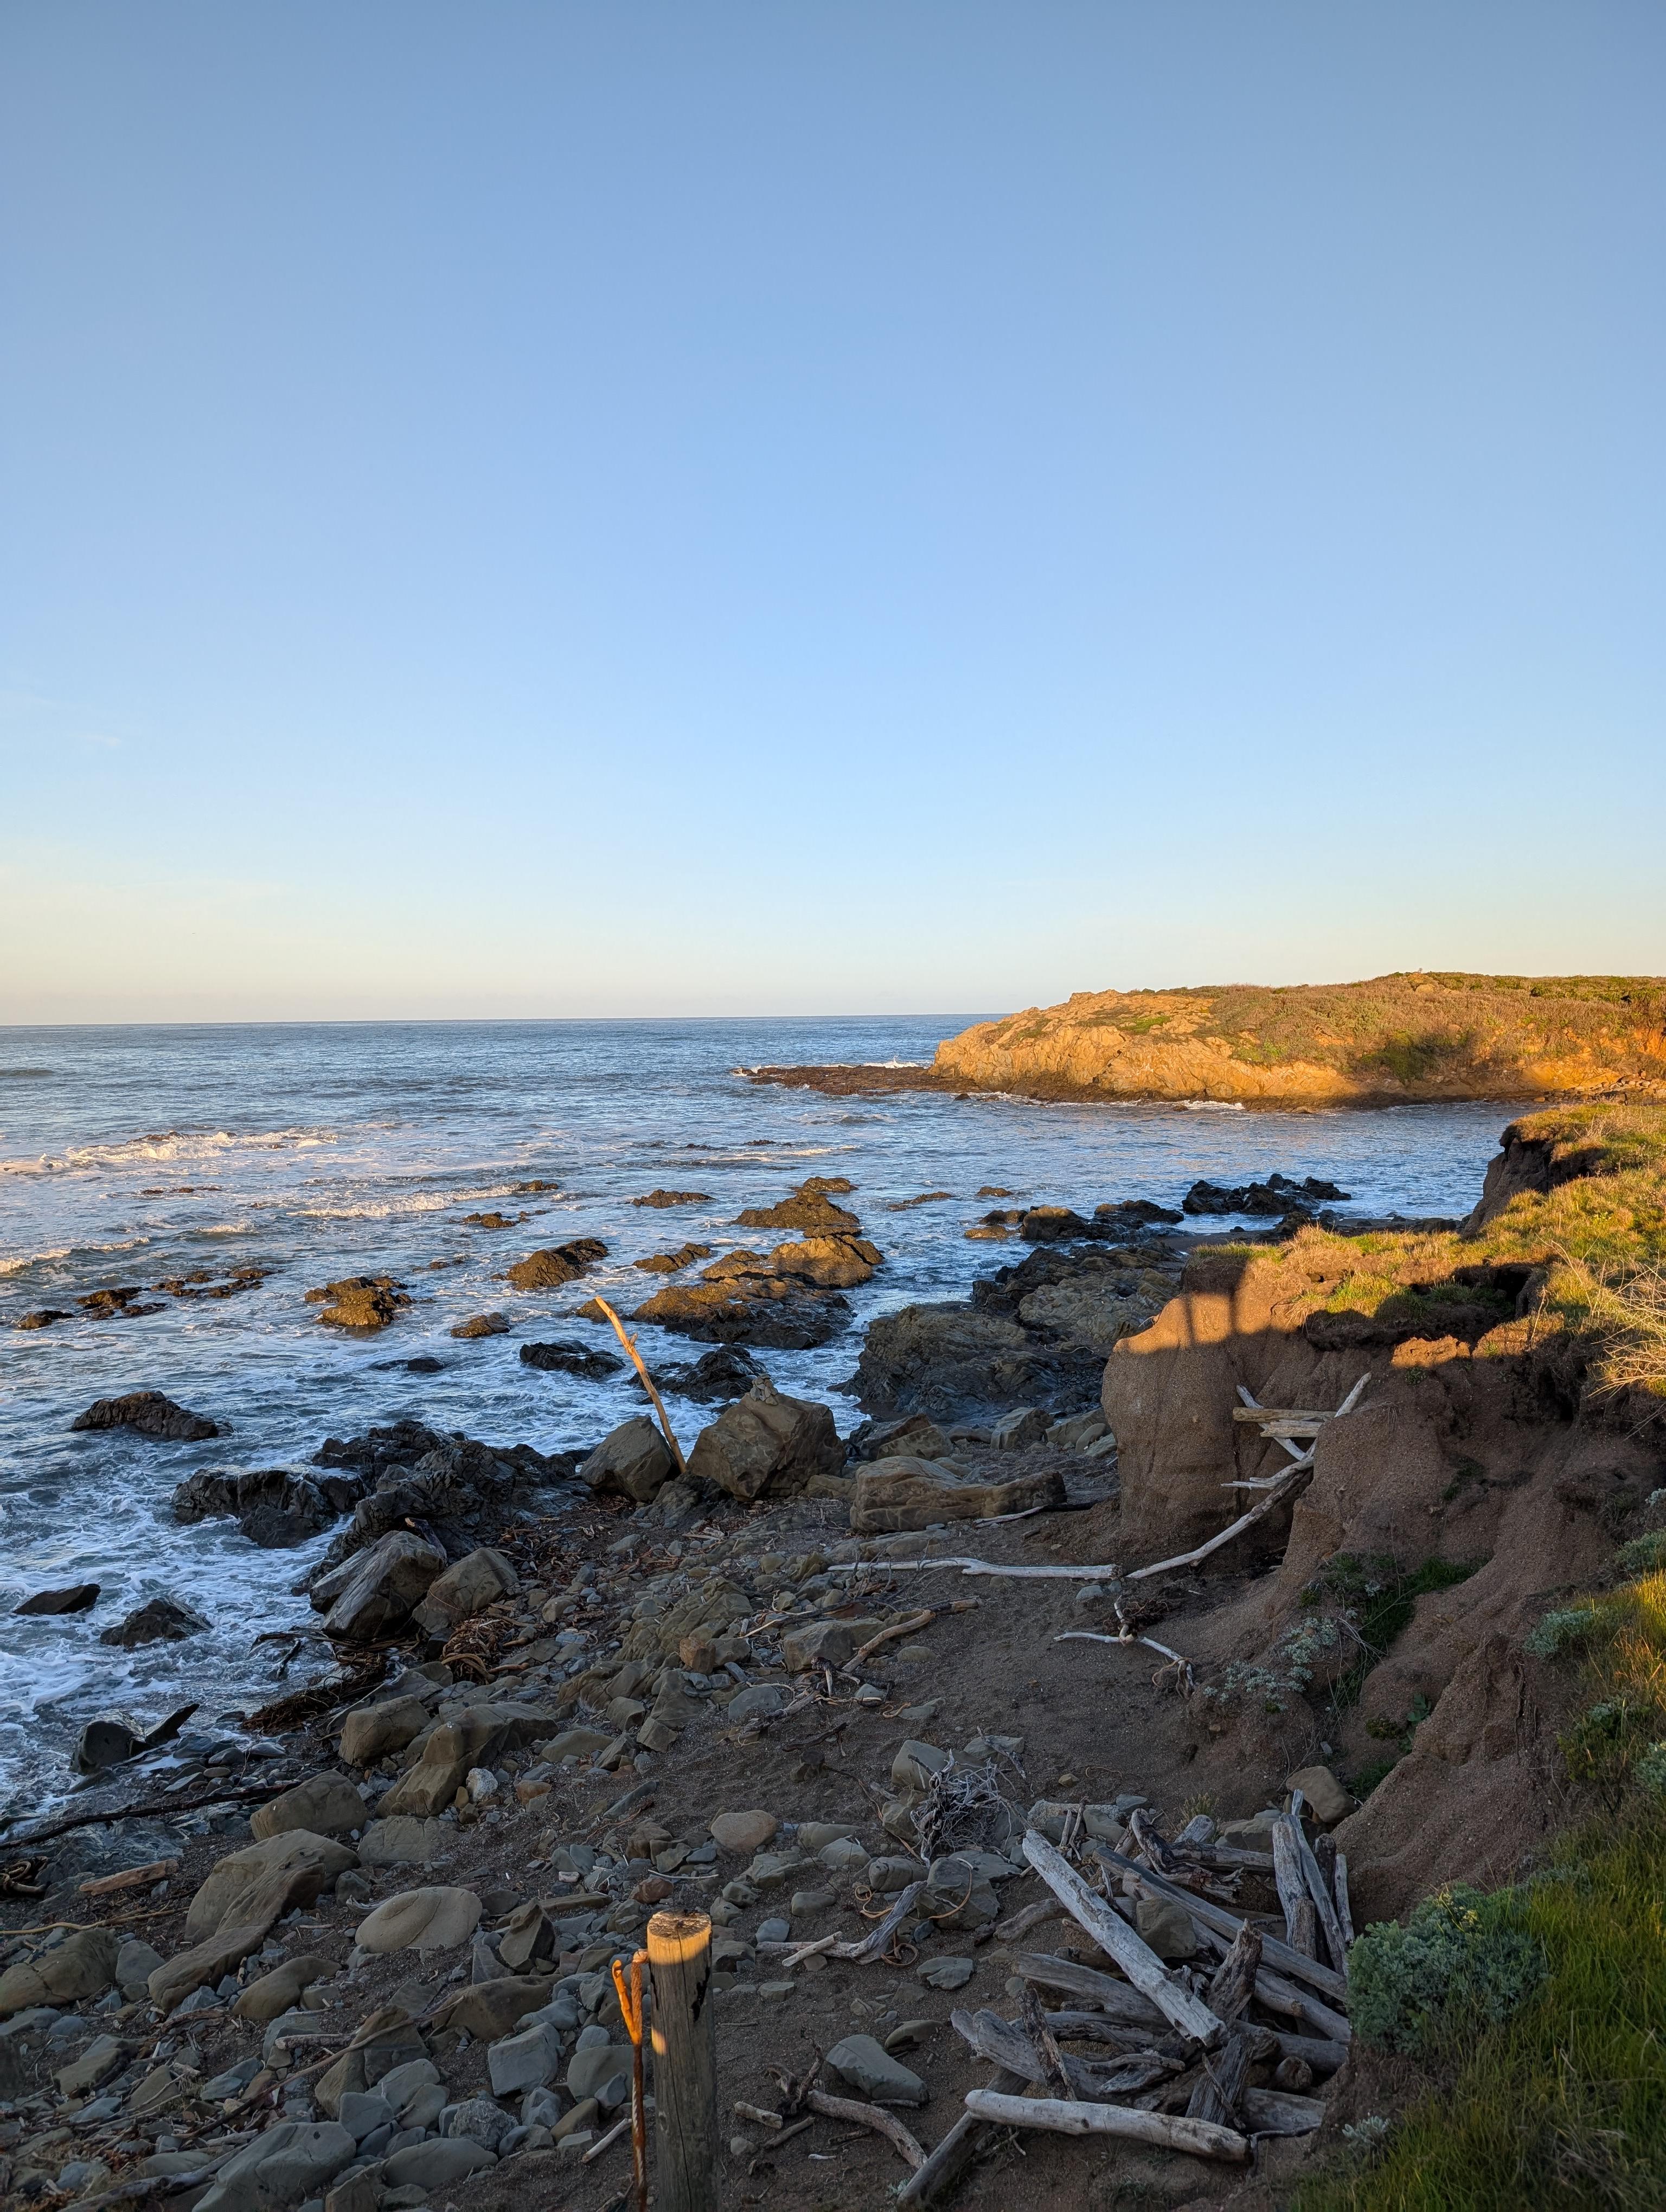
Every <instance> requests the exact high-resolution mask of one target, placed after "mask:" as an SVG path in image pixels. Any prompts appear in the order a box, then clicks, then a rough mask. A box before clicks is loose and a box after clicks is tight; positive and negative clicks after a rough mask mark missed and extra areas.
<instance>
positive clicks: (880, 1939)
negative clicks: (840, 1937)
mask: <svg viewBox="0 0 1666 2212" xmlns="http://www.w3.org/2000/svg"><path fill="white" fill-rule="evenodd" d="M924 1887H926V1885H925V1883H924V1882H923V1881H911V1882H910V1883H909V1886H908V1887H907V1888H906V1889H904V1890H900V1891H899V1892H898V1893H897V1901H896V1903H895V1904H894V1905H892V1906H891V1911H889V1912H888V1913H886V1915H885V1918H884V1919H883V1920H882V1921H881V1922H880V1923H879V1926H878V1927H877V1928H875V1929H873V1932H872V1933H871V1934H870V1935H866V1936H863V1937H862V1939H861V1941H860V1942H858V1943H836V1944H834V1946H833V1948H832V1949H831V1950H830V1952H829V1953H828V1956H829V1958H830V1959H853V1960H855V1962H856V1963H857V1964H858V1965H859V1966H866V1965H867V1964H868V1962H869V1961H870V1960H874V1959H878V1958H879V1957H881V1956H883V1954H885V1952H887V1951H888V1950H890V1948H891V1937H892V1936H894V1935H895V1934H896V1933H897V1929H899V1928H900V1927H901V1926H902V1924H903V1922H904V1921H905V1920H906V1919H907V1918H908V1917H909V1913H910V1912H912V1911H913V1910H914V1907H915V1902H916V1901H917V1899H918V1898H919V1895H920V1893H921V1890H922V1889H923V1888H924Z"/></svg>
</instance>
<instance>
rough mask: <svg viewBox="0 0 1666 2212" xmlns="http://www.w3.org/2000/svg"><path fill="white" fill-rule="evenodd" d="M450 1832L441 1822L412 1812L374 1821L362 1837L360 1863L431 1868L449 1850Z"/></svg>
mask: <svg viewBox="0 0 1666 2212" xmlns="http://www.w3.org/2000/svg"><path fill="white" fill-rule="evenodd" d="M445 1843H446V1830H445V1828H444V1827H443V1826H442V1825H441V1823H440V1822H439V1821H438V1820H418V1819H417V1817H416V1816H415V1815H413V1814H408V1813H399V1814H394V1816H393V1817H392V1819H391V1820H372V1821H371V1822H370V1823H369V1825H368V1826H367V1828H366V1829H365V1832H364V1833H363V1834H362V1836H361V1837H360V1838H359V1860H360V1863H361V1864H362V1865H364V1866H368V1867H399V1866H428V1865H430V1864H431V1863H433V1861H434V1860H435V1859H437V1858H438V1857H440V1856H441V1852H442V1851H443V1850H444V1848H445Z"/></svg>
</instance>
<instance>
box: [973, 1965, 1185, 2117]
mask: <svg viewBox="0 0 1666 2212" xmlns="http://www.w3.org/2000/svg"><path fill="white" fill-rule="evenodd" d="M1025 1994H1026V1995H1027V1996H1029V1997H1030V2001H1031V2003H1032V2004H1033V2003H1034V2002H1035V1997H1034V1993H1033V1992H1032V1991H1026V1992H1025ZM1037 2009H1038V2010H1039V2008H1037ZM1044 2024H1045V2023H1043V2025H1044ZM949 2025H950V2027H952V2028H953V2030H954V2032H955V2033H956V2034H957V2035H958V2036H959V2038H960V2039H961V2040H962V2042H963V2043H964V2044H965V2045H967V2047H968V2048H969V2049H970V2051H974V2052H975V2053H976V2056H977V2057H980V2058H987V2059H988V2062H989V2063H990V2064H991V2065H992V2066H1000V2067H1004V2068H1005V2069H1006V2071H1007V2072H1008V2073H1010V2074H1016V2075H1018V2079H1019V2080H1020V2081H1042V2082H1050V2083H1051V2084H1052V2085H1053V2087H1055V2089H1058V2090H1059V2091H1060V2093H1061V2094H1063V2095H1064V2096H1066V2097H1067V2098H1069V2099H1070V2100H1073V2101H1074V2100H1078V2099H1080V2098H1086V2099H1088V2100H1090V2101H1091V2100H1101V2099H1104V2098H1106V2097H1127V2096H1132V2095H1134V2093H1136V2092H1137V2091H1139V2090H1140V2089H1148V2088H1150V2087H1151V2086H1152V2083H1153V2082H1154V2081H1167V2080H1168V2079H1169V2078H1170V2075H1175V2074H1177V2073H1178V2072H1179V2071H1180V2069H1181V2063H1182V2062H1181V2061H1180V2060H1179V2059H1177V2058H1170V2057H1165V2056H1164V2053H1163V2052H1161V2051H1138V2052H1135V2053H1133V2054H1131V2055H1130V2056H1129V2057H1126V2058H1122V2059H1116V2060H1110V2061H1105V2060H1101V2061H1098V2062H1097V2063H1096V2062H1094V2061H1091V2060H1088V2059H1081V2058H1074V2057H1071V2056H1070V2054H1069V2053H1068V2052H1067V2051H1060V2050H1059V2048H1058V2046H1057V2045H1056V2044H1055V2045H1054V2046H1053V2055H1054V2057H1055V2058H1056V2059H1057V2061H1058V2072H1057V2074H1056V2075H1055V2074H1054V2073H1053V2071H1052V2069H1051V2068H1050V2067H1049V2064H1048V2063H1047V2058H1046V2054H1045V2052H1044V2051H1043V2050H1042V2049H1041V2048H1040V2047H1039V2045H1037V2040H1036V2035H1035V2028H1034V2023H1033V2021H1028V2022H1026V2027H1027V2029H1028V2032H1027V2033H1026V2027H1019V2026H1018V2022H1017V2021H1011V2020H1003V2019H1002V2018H1001V2016H1000V2014H999V2013H998V2012H993V2011H990V2010H988V2008H985V2009H984V2010H983V2011H982V2012H976V2013H969V2012H962V2011H959V2010H957V2011H955V2012H952V2013H951V2014H950V2015H949ZM1048 2040H1049V2042H1051V2041H1052V2036H1051V2033H1050V2031H1049V2033H1048Z"/></svg>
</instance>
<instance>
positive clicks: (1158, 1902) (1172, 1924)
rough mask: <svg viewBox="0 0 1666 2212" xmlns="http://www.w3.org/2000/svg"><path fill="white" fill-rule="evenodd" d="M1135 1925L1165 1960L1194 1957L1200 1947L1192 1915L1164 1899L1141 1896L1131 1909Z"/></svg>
mask: <svg viewBox="0 0 1666 2212" xmlns="http://www.w3.org/2000/svg"><path fill="white" fill-rule="evenodd" d="M1134 1929H1135V1931H1136V1933H1137V1934H1139V1935H1140V1936H1143V1937H1144V1939H1145V1941H1146V1944H1147V1945H1148V1946H1149V1948H1151V1949H1152V1950H1153V1951H1155V1952H1156V1954H1157V1955H1158V1958H1159V1959H1162V1960H1164V1961H1175V1960H1181V1959H1190V1958H1193V1957H1195V1955H1196V1954H1197V1952H1198V1950H1199V1948H1200V1946H1199V1943H1198V1940H1197V1930H1196V1929H1195V1927H1194V1926H1193V1925H1192V1916H1191V1914H1190V1913H1189V1912H1188V1911H1187V1910H1186V1908H1185V1906H1184V1905H1175V1904H1173V1903H1171V1902H1170V1901H1169V1900H1168V1899H1159V1898H1154V1897H1142V1898H1141V1899H1140V1900H1139V1902H1138V1904H1136V1905H1135V1906H1134Z"/></svg>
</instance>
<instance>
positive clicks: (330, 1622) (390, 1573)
mask: <svg viewBox="0 0 1666 2212" xmlns="http://www.w3.org/2000/svg"><path fill="white" fill-rule="evenodd" d="M445 1565H446V1561H445V1555H444V1553H441V1552H436V1551H435V1548H434V1547H433V1545H432V1544H427V1543H424V1542H423V1539H422V1538H421V1537H420V1536H417V1535H414V1534H412V1533H411V1532H410V1530H409V1529H408V1528H394V1529H392V1530H390V1531H389V1533H388V1534H386V1536H384V1537H382V1538H381V1539H380V1541H378V1542H376V1543H374V1544H373V1545H372V1546H371V1547H370V1549H369V1550H368V1552H359V1553H355V1554H354V1556H353V1557H352V1558H351V1559H349V1560H348V1561H347V1562H346V1564H345V1565H343V1566H340V1567H337V1569H336V1570H335V1571H333V1572H332V1573H331V1574H328V1575H325V1576H324V1577H321V1579H320V1580H319V1581H318V1582H316V1583H313V1588H312V1590H311V1591H310V1593H309V1595H310V1596H311V1598H312V1601H313V1607H314V1608H315V1609H316V1610H317V1611H319V1612H320V1613H325V1616H326V1617H325V1623H324V1629H325V1635H327V1636H338V1637H342V1638H346V1639H348V1640H350V1641H353V1642H367V1643H368V1642H369V1641H371V1640H373V1639H374V1638H376V1637H379V1636H383V1635H386V1633H387V1632H388V1631H389V1630H390V1629H393V1628H400V1627H403V1626H404V1623H405V1622H406V1621H407V1620H410V1615H411V1613H412V1612H413V1611H414V1610H415V1608H416V1607H417V1606H418V1605H419V1604H420V1603H421V1602H422V1601H423V1598H424V1597H425V1596H426V1595H427V1594H428V1591H429V1585H430V1584H431V1583H434V1582H435V1580H436V1579H437V1578H438V1577H439V1576H441V1574H442V1573H443V1572H444V1571H445Z"/></svg>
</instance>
